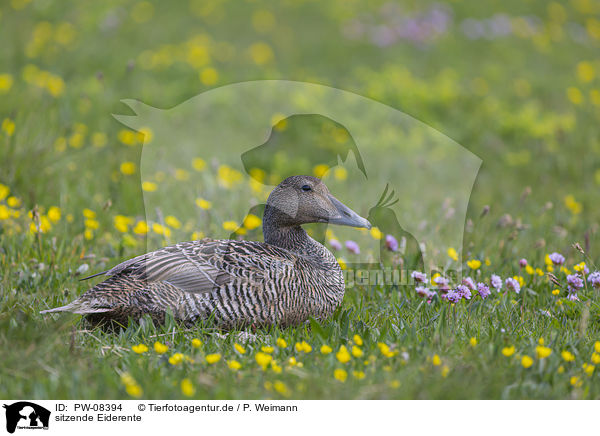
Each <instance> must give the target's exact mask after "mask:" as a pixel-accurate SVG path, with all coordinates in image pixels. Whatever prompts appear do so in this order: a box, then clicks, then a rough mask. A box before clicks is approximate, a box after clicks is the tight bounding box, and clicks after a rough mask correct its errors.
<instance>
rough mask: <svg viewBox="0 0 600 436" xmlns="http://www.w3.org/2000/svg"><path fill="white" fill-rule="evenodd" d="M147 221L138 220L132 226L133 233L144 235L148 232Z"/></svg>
mask: <svg viewBox="0 0 600 436" xmlns="http://www.w3.org/2000/svg"><path fill="white" fill-rule="evenodd" d="M148 230H149V228H148V223H147V222H146V221H138V222H137V223H136V225H135V227H134V228H133V233H135V234H136V235H145V234H146V233H148Z"/></svg>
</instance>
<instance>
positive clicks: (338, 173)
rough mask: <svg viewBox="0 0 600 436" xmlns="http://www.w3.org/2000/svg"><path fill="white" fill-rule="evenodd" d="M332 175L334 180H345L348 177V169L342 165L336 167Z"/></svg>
mask: <svg viewBox="0 0 600 436" xmlns="http://www.w3.org/2000/svg"><path fill="white" fill-rule="evenodd" d="M333 176H334V177H335V179H336V180H342V181H343V180H346V179H347V178H348V171H346V168H344V167H336V168H335V169H334V170H333Z"/></svg>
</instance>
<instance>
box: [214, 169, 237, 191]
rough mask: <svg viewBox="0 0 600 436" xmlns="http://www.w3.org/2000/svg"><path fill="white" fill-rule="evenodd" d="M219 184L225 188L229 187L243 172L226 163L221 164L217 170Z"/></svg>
mask: <svg viewBox="0 0 600 436" xmlns="http://www.w3.org/2000/svg"><path fill="white" fill-rule="evenodd" d="M217 178H218V180H219V184H220V185H221V186H223V187H225V188H231V187H233V186H234V185H236V184H237V183H239V182H241V181H242V179H243V174H242V173H240V172H239V171H238V170H235V169H233V168H231V167H230V166H228V165H221V166H220V167H219V169H218V170H217Z"/></svg>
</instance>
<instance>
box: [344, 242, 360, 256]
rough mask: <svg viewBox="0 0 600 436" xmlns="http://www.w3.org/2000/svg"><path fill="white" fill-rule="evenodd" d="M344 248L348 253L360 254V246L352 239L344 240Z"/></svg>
mask: <svg viewBox="0 0 600 436" xmlns="http://www.w3.org/2000/svg"><path fill="white" fill-rule="evenodd" d="M346 248H347V249H348V251H349V252H350V253H354V254H360V247H359V246H358V244H357V243H356V242H354V241H349V240H348V241H346Z"/></svg>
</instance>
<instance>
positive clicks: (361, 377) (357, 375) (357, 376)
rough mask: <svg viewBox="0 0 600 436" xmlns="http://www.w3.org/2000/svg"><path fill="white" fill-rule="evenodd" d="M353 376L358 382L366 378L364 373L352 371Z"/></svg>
mask: <svg viewBox="0 0 600 436" xmlns="http://www.w3.org/2000/svg"><path fill="white" fill-rule="evenodd" d="M352 375H353V376H354V378H355V379H357V380H362V379H363V378H365V373H364V371H352Z"/></svg>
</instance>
